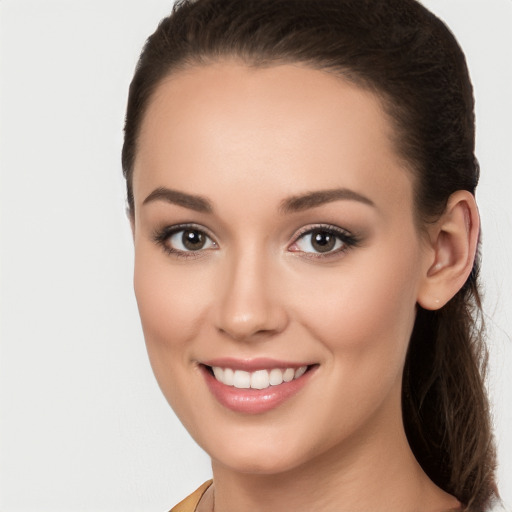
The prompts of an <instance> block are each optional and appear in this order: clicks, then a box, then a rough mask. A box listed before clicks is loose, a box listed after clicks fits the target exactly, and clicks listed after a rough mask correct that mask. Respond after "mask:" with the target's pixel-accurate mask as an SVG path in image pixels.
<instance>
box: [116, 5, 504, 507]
mask: <svg viewBox="0 0 512 512" xmlns="http://www.w3.org/2000/svg"><path fill="white" fill-rule="evenodd" d="M233 57H235V58H239V59H241V60H242V61H243V62H244V63H246V64H247V65H248V66H269V65H275V64H280V63H290V62H293V63H303V64H305V65H307V66H309V67H312V68H315V69H322V70H326V71H330V72H332V73H335V74H338V75H339V76H341V77H343V78H344V79H347V80H350V81H352V82H354V83H356V84H358V85H359V86H362V87H365V88H367V89H369V90H371V91H373V92H374V93H375V94H377V95H378V97H379V98H380V99H381V101H382V104H383V106H384V108H385V110H386V112H387V113H388V115H389V116H390V117H391V119H392V120H393V123H394V126H395V133H396V137H395V139H396V140H395V144H396V147H397V151H398V152H399V154H400V155H401V156H402V157H403V158H404V160H405V161H406V162H407V164H408V167H409V168H410V170H411V172H412V173H413V174H414V176H415V203H416V212H417V217H418V225H419V226H422V225H424V223H425V222H429V221H430V220H432V219H434V218H435V217H436V216H438V215H440V214H441V213H442V212H443V211H444V208H445V207H446V203H447V200H448V198H449V196H450V195H451V194H452V193H453V192H455V191H457V190H468V191H470V192H471V193H473V194H474V192H475V187H476V185H477V183H478V177H479V168H478V163H477V161H476V158H475V156H474V146H475V128H474V101H473V91H472V86H471V82H470V79H469V75H468V70H467V66H466V61H465V58H464V54H463V53H462V50H461V49H460V47H459V45H458V43H457V41H456V40H455V38H454V36H453V35H452V34H451V32H450V31H449V30H448V28H447V27H446V26H445V25H444V24H443V23H442V22H441V21H440V20H439V19H438V18H436V17H435V16H434V15H433V14H432V13H430V12H429V11H428V10H427V9H425V8H424V7H423V6H421V5H420V4H419V3H418V2H416V1H415V0H385V1H375V0H315V1H312V0H196V1H193V0H192V1H191V0H185V1H178V3H177V4H176V5H175V6H174V9H173V12H172V14H171V15H170V16H169V17H167V18H165V19H164V20H162V22H161V23H160V25H159V26H158V29H157V30H156V32H155V33H154V34H153V35H152V36H151V37H150V38H149V39H148V40H147V42H146V45H145V46H144V49H143V51H142V54H141V57H140V60H139V62H138V65H137V69H136V71H135V75H134V77H133V80H132V83H131V85H130V93H129V98H128V107H127V114H126V124H125V140H124V146H123V153H122V163H123V171H124V175H125V177H126V182H127V193H128V205H129V210H130V212H131V213H132V214H133V211H134V202H133V191H132V174H133V166H134V160H135V157H136V151H137V138H138V134H139V130H140V127H141V124H142V120H143V116H144V114H145V111H146V108H147V105H148V101H149V100H150V98H151V96H152V94H153V92H154V91H155V89H156V87H157V86H158V85H159V83H160V82H161V80H162V79H163V78H164V77H166V76H168V75H169V74H170V73H172V72H175V71H176V70H179V69H182V68H184V67H187V66H193V65H201V64H205V63H208V62H213V61H217V60H219V59H222V58H233ZM478 260H479V258H478V257H477V258H476V261H475V264H474V268H473V271H472V273H471V275H470V276H469V278H468V280H467V282H466V283H465V285H464V286H463V288H462V289H461V290H460V291H459V292H458V293H457V294H456V296H455V297H454V298H453V299H452V300H451V301H450V302H449V303H448V304H446V305H445V306H444V307H443V308H441V309H440V310H439V311H427V310H424V309H422V308H421V307H419V306H418V312H417V317H416V323H415V326H414V330H413V333H412V336H411V340H410V345H409V351H408V355H407V359H406V363H405V368H404V379H403V390H402V409H403V417H404V425H405V431H406V434H407V436H408V440H409V443H410V445H411V448H412V450H413V452H414V454H415V456H416V458H417V459H418V461H419V463H420V464H421V466H422V467H423V469H424V471H425V472H426V473H427V474H428V475H429V477H430V478H431V479H432V480H433V481H434V482H435V483H436V484H437V485H439V486H440V487H441V488H442V489H444V490H445V491H447V492H449V493H450V494H452V495H454V496H455V497H456V498H458V499H459V500H460V501H461V502H462V503H463V505H464V507H465V508H466V510H473V511H484V510H486V509H487V508H488V507H489V506H490V503H491V501H492V500H493V499H494V498H497V489H496V485H495V481H494V470H495V449H494V444H493V437H492V432H491V425H490V415H489V406H488V401H487V396H486V393H485V386H484V374H485V365H486V350H485V344H484V342H483V337H482V332H481V327H482V323H481V303H480V297H479V292H478V285H477V278H478V267H479V261H478Z"/></svg>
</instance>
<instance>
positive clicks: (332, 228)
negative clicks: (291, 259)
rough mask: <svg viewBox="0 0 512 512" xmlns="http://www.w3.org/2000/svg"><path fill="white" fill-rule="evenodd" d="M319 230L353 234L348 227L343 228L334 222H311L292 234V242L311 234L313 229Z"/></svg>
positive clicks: (347, 234)
mask: <svg viewBox="0 0 512 512" xmlns="http://www.w3.org/2000/svg"><path fill="white" fill-rule="evenodd" d="M318 230H324V231H331V232H333V233H335V234H338V235H346V236H353V235H352V233H351V232H350V231H349V230H348V229H345V228H341V227H339V226H335V225H333V224H309V225H307V226H304V227H302V228H300V229H299V230H297V231H295V233H294V234H293V235H292V243H293V242H295V241H296V240H298V239H299V238H300V237H301V236H304V235H307V234H310V233H312V232H313V231H318Z"/></svg>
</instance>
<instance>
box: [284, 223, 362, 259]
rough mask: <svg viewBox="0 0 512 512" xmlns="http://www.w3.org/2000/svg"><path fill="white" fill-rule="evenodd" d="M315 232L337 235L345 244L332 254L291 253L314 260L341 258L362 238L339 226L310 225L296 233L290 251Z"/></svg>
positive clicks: (331, 252)
mask: <svg viewBox="0 0 512 512" xmlns="http://www.w3.org/2000/svg"><path fill="white" fill-rule="evenodd" d="M315 231H326V232H328V233H332V234H333V235H335V236H336V237H337V238H338V239H339V240H341V242H342V243H343V247H341V248H339V249H337V250H335V251H330V252H325V253H321V252H307V251H300V250H299V251H291V252H295V253H299V254H300V255H301V256H302V257H306V258H312V259H320V258H324V259H326V258H329V257H336V256H338V257H339V256H340V255H342V254H343V253H345V252H347V251H348V250H350V249H352V248H353V247H356V246H358V245H359V244H360V238H359V237H358V236H357V235H354V234H353V233H351V232H350V231H348V230H347V229H344V228H341V227H339V226H335V225H333V224H310V225H307V226H304V227H302V228H301V229H300V230H299V231H298V232H296V233H295V234H294V236H293V239H292V242H291V243H290V244H289V245H288V250H289V249H290V247H292V246H293V245H294V244H296V243H297V241H299V240H300V239H301V238H304V237H305V236H306V235H309V234H311V233H314V232H315Z"/></svg>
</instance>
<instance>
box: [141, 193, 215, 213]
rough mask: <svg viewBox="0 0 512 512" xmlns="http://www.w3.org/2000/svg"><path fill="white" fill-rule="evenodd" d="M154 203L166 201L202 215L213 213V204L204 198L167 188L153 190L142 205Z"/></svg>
mask: <svg viewBox="0 0 512 512" xmlns="http://www.w3.org/2000/svg"><path fill="white" fill-rule="evenodd" d="M153 201H165V202H166V203H171V204H176V205H178V206H183V207H184V208H188V209H190V210H195V211H196V212H201V213H212V212H213V207H212V203H211V202H210V201H209V200H208V199H206V198H205V197H202V196H196V195H192V194H186V193H185V192H179V191H178V190H173V189H170V188H166V187H159V188H156V189H155V190H153V192H151V194H149V196H148V197H146V199H144V201H143V203H142V204H148V203H151V202H153Z"/></svg>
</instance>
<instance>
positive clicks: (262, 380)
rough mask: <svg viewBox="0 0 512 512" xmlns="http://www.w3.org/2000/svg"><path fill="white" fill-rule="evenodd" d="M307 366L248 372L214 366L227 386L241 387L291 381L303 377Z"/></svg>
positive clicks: (214, 372) (264, 385)
mask: <svg viewBox="0 0 512 512" xmlns="http://www.w3.org/2000/svg"><path fill="white" fill-rule="evenodd" d="M307 369H308V367H307V366H301V367H300V368H297V369H295V368H286V369H284V370H281V369H279V368H272V370H257V371H255V372H246V371H244V370H232V369H231V368H221V367H219V366H214V367H212V370H213V375H214V376H215V378H216V379H217V380H218V381H219V382H222V383H223V384H225V385H226V386H234V387H235V388H239V389H248V388H252V389H266V388H268V387H269V386H279V384H282V383H283V382H290V381H292V380H293V379H298V378H299V377H302V376H303V375H304V373H306V370H307Z"/></svg>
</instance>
